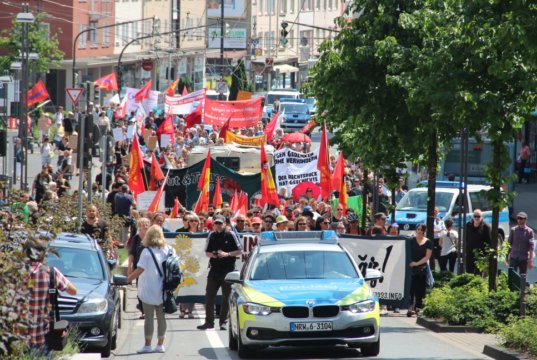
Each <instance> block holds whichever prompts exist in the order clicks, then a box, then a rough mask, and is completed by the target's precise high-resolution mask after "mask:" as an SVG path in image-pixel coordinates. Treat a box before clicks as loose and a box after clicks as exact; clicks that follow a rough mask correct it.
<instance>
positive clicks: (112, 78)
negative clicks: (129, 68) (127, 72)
mask: <svg viewBox="0 0 537 360" xmlns="http://www.w3.org/2000/svg"><path fill="white" fill-rule="evenodd" d="M93 84H94V85H97V90H110V91H111V90H116V91H117V90H118V86H117V78H116V73H111V74H108V75H105V76H103V77H100V78H98V79H97V80H95V81H94V82H93Z"/></svg>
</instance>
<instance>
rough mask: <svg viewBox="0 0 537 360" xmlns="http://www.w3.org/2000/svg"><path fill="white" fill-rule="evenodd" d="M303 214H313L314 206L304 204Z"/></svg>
mask: <svg viewBox="0 0 537 360" xmlns="http://www.w3.org/2000/svg"><path fill="white" fill-rule="evenodd" d="M302 215H304V216H313V208H312V207H311V206H304V209H303V210H302Z"/></svg>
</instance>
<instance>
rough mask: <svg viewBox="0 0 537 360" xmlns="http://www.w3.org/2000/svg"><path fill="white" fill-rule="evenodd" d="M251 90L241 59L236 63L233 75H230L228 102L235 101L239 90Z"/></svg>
mask: <svg viewBox="0 0 537 360" xmlns="http://www.w3.org/2000/svg"><path fill="white" fill-rule="evenodd" d="M251 89H252V86H251V84H250V83H249V82H248V76H247V75H246V68H245V67H244V61H242V59H241V60H239V61H238V62H237V65H236V66H235V67H234V68H233V73H232V74H231V86H230V88H229V97H228V100H230V101H233V100H237V94H238V93H239V90H244V91H251Z"/></svg>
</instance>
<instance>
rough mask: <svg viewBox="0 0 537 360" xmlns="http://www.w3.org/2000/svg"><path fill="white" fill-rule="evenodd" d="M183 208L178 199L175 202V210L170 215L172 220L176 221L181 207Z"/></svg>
mask: <svg viewBox="0 0 537 360" xmlns="http://www.w3.org/2000/svg"><path fill="white" fill-rule="evenodd" d="M180 206H181V203H180V202H179V199H178V198H177V197H176V198H175V200H174V201H173V208H172V212H171V213H170V219H175V218H176V217H177V214H179V207H180Z"/></svg>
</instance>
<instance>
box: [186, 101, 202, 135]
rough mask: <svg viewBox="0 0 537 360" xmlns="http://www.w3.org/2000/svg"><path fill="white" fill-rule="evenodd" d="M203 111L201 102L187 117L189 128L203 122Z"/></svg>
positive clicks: (187, 126)
mask: <svg viewBox="0 0 537 360" xmlns="http://www.w3.org/2000/svg"><path fill="white" fill-rule="evenodd" d="M202 113H203V109H202V104H199V105H198V107H197V108H196V110H194V111H192V112H191V113H190V114H188V115H187V116H186V117H185V120H186V128H187V129H189V128H191V127H193V126H194V125H197V124H201V115H202Z"/></svg>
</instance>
